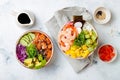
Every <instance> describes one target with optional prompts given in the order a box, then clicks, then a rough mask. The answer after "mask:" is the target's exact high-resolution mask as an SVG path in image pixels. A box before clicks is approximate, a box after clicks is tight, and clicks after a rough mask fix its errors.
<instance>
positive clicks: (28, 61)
mask: <svg viewBox="0 0 120 80" xmlns="http://www.w3.org/2000/svg"><path fill="white" fill-rule="evenodd" d="M52 56H53V43H52V41H51V39H50V37H49V36H48V35H47V34H45V33H44V32H42V31H39V30H31V31H27V32H25V33H24V34H23V35H22V36H21V37H20V38H19V40H18V41H17V44H16V57H17V60H18V62H19V63H21V64H22V65H23V66H24V67H26V68H29V69H34V70H35V69H41V68H43V67H45V66H46V65H47V64H48V63H49V62H50V60H51V58H52Z"/></svg>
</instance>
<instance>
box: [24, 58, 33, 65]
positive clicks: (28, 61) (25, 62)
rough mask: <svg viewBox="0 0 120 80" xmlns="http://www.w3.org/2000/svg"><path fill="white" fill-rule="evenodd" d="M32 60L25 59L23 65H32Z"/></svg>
mask: <svg viewBox="0 0 120 80" xmlns="http://www.w3.org/2000/svg"><path fill="white" fill-rule="evenodd" d="M32 60H33V59H32V58H27V59H25V60H24V64H30V63H32Z"/></svg>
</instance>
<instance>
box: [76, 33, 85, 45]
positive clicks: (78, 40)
mask: <svg viewBox="0 0 120 80" xmlns="http://www.w3.org/2000/svg"><path fill="white" fill-rule="evenodd" d="M83 44H85V34H84V31H82V32H81V33H80V34H79V35H78V37H77V38H76V39H75V40H74V45H77V46H82V45H83Z"/></svg>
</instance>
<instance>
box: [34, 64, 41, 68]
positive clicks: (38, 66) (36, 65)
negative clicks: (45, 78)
mask: <svg viewBox="0 0 120 80" xmlns="http://www.w3.org/2000/svg"><path fill="white" fill-rule="evenodd" d="M34 68H35V69H40V68H42V63H41V62H36V63H35V67H34Z"/></svg>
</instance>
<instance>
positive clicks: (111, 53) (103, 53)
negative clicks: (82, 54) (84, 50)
mask: <svg viewBox="0 0 120 80" xmlns="http://www.w3.org/2000/svg"><path fill="white" fill-rule="evenodd" d="M97 54H98V57H99V59H100V61H102V62H104V63H111V62H113V61H114V60H115V59H116V57H117V50H116V48H115V46H113V45H111V44H103V45H101V46H100V47H99V48H98V53H97Z"/></svg>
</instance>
